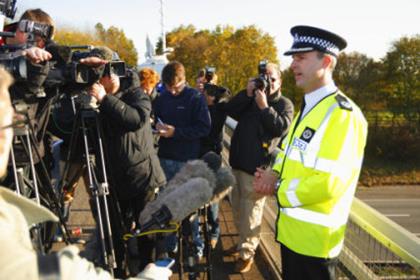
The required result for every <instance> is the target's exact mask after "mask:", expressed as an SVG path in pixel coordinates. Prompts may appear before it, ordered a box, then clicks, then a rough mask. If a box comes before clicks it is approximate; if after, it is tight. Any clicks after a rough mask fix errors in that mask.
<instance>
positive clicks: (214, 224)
mask: <svg viewBox="0 0 420 280" xmlns="http://www.w3.org/2000/svg"><path fill="white" fill-rule="evenodd" d="M207 221H208V223H209V226H210V239H212V240H218V239H219V235H220V226H219V203H218V202H216V203H212V204H210V206H209V208H208V209H207Z"/></svg>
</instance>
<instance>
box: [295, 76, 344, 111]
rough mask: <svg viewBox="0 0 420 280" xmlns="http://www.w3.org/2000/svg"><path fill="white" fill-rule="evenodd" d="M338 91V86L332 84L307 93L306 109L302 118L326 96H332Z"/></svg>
mask: <svg viewBox="0 0 420 280" xmlns="http://www.w3.org/2000/svg"><path fill="white" fill-rule="evenodd" d="M336 91H337V86H336V85H335V84H334V82H331V83H329V84H327V85H325V86H323V87H320V88H319V89H316V90H314V91H312V92H309V93H306V94H305V96H304V98H305V108H304V109H303V113H302V114H301V118H302V117H303V116H305V115H306V114H307V113H308V112H309V111H310V110H311V109H312V108H313V107H314V106H315V105H316V104H317V103H318V102H319V101H321V100H322V99H323V98H324V97H325V96H327V95H330V94H331V93H333V92H336Z"/></svg>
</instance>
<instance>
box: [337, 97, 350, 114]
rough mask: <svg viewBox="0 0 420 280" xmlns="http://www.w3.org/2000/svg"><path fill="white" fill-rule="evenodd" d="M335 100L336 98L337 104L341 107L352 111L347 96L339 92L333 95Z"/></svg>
mask: <svg viewBox="0 0 420 280" xmlns="http://www.w3.org/2000/svg"><path fill="white" fill-rule="evenodd" d="M335 100H337V102H338V105H339V106H340V108H341V109H344V110H348V111H353V107H351V104H350V101H349V100H348V99H347V97H345V96H343V95H341V94H337V95H336V96H335Z"/></svg>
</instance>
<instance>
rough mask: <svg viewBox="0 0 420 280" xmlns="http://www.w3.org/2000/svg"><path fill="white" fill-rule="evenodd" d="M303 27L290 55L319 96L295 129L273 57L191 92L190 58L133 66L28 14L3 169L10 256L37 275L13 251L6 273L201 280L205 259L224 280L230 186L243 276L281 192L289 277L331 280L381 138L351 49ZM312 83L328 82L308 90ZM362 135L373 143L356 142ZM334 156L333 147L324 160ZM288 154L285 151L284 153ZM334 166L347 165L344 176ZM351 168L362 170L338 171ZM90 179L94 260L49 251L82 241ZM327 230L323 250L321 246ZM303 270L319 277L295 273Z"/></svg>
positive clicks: (7, 113)
mask: <svg viewBox="0 0 420 280" xmlns="http://www.w3.org/2000/svg"><path fill="white" fill-rule="evenodd" d="M0 3H1V4H2V5H1V6H0V7H1V15H2V17H8V18H13V17H14V13H15V11H16V9H15V4H16V1H0ZM1 20H3V19H1ZM291 32H292V34H293V35H294V36H295V37H294V43H293V46H292V49H291V50H289V51H288V52H287V53H286V54H287V55H293V56H294V57H293V59H294V62H293V63H294V64H292V68H293V70H294V72H295V77H296V81H297V84H298V86H301V87H302V88H303V89H304V90H305V94H306V95H305V98H304V104H303V106H302V108H301V110H300V113H299V114H298V116H297V118H295V119H294V106H293V104H292V102H291V101H290V100H289V99H288V98H287V97H285V96H284V95H283V94H282V92H281V72H280V69H279V66H278V65H276V64H274V63H269V62H268V61H261V62H260V64H259V65H258V76H257V77H251V78H250V79H249V82H248V84H247V87H246V88H245V89H244V90H242V91H240V92H238V93H237V94H235V95H234V96H232V94H231V93H230V91H229V90H228V89H227V88H225V87H223V86H219V85H218V81H217V74H216V69H215V68H214V67H205V68H203V69H201V70H200V71H199V72H198V74H197V76H196V85H195V86H194V87H191V86H190V85H188V83H187V82H186V74H187V73H185V68H184V66H183V65H182V63H180V62H177V61H173V62H170V63H168V64H167V65H166V66H165V67H164V69H163V71H162V73H161V76H159V74H158V73H156V72H155V71H154V70H153V69H150V68H145V69H141V70H137V69H134V68H130V67H128V66H127V65H126V64H125V63H124V61H122V60H121V59H120V58H119V56H118V54H117V53H116V52H115V51H114V50H111V49H109V48H108V47H105V46H95V47H92V46H64V45H58V44H56V43H55V42H54V41H53V37H54V33H55V25H54V22H53V20H52V18H51V17H50V16H49V15H48V14H47V13H46V12H44V11H43V10H41V9H33V10H27V11H25V12H24V13H23V14H22V16H21V18H20V19H19V20H18V21H16V22H13V23H11V24H8V25H6V26H4V32H2V33H1V38H2V41H1V46H0V65H1V67H2V68H4V69H5V70H0V90H1V96H0V97H1V100H0V101H1V102H0V105H1V106H2V107H5V108H4V114H3V115H2V118H1V122H0V123H1V125H2V127H1V129H0V136H1V137H0V140H2V141H4V143H3V142H2V149H1V152H2V158H1V160H2V162H1V164H2V165H1V166H2V168H3V167H4V168H6V169H7V172H3V170H0V171H2V174H0V175H1V176H2V177H3V178H2V183H1V184H2V186H4V187H5V188H3V187H2V188H0V194H1V199H0V204H1V205H3V206H2V209H3V211H5V213H6V214H4V213H3V214H4V217H6V219H3V220H1V219H0V223H1V226H0V228H1V230H2V232H1V234H0V236H1V243H2V248H6V249H7V248H10V250H11V251H13V252H16V256H15V257H16V259H18V258H19V259H20V260H24V261H23V262H24V264H23V265H25V267H27V269H20V270H19V269H17V265H18V264H17V263H15V262H14V261H9V260H8V259H7V258H6V256H1V257H0V262H1V263H2V269H1V272H0V276H2V277H3V276H4V277H6V278H7V277H8V276H9V275H13V279H38V278H42V277H51V278H48V279H58V278H59V276H62V277H63V278H64V279H82V278H81V277H85V278H86V279H111V278H112V277H115V278H127V277H133V278H135V279H167V278H168V277H169V276H170V275H171V273H172V272H171V270H170V269H169V268H170V267H171V266H172V264H173V262H174V259H176V260H177V262H178V266H177V269H178V272H179V273H180V275H181V276H182V275H183V273H184V272H187V273H188V275H189V279H196V278H197V277H199V273H200V269H199V268H198V267H199V264H200V263H201V264H203V260H202V258H203V257H205V260H206V261H205V262H204V270H203V271H204V272H207V279H211V268H212V265H211V251H212V250H213V249H215V247H216V246H217V242H218V240H219V238H220V225H219V221H218V210H219V201H220V199H221V198H223V197H224V195H225V194H226V193H228V192H231V193H232V199H231V202H232V209H233V214H234V221H235V224H236V227H237V228H238V232H239V238H238V242H237V244H236V245H235V246H234V247H232V248H230V249H229V250H228V251H227V253H228V254H229V255H231V256H234V257H235V258H236V264H235V271H236V272H239V273H245V272H248V271H249V270H250V269H251V267H252V265H253V262H254V256H255V253H256V249H257V247H258V245H259V241H260V228H261V223H262V215H263V209H264V204H265V200H266V197H267V195H277V199H278V201H279V207H280V209H281V210H280V211H281V217H282V218H281V219H278V225H277V226H278V229H279V228H280V229H283V230H285V229H287V230H290V232H288V231H287V230H286V231H284V232H285V233H283V232H282V231H278V234H279V235H278V236H277V240H278V241H279V242H280V243H281V244H282V245H281V252H282V256H283V257H282V262H283V266H284V268H283V269H284V275H285V277H286V279H301V278H299V277H298V278H295V277H296V275H301V274H302V273H308V274H312V273H314V275H323V276H325V277H327V276H328V277H329V278H330V279H332V278H333V277H334V272H333V270H334V267H335V263H336V257H337V254H338V253H337V252H339V251H340V250H341V247H340V246H341V245H342V240H343V238H344V229H342V228H341V226H342V223H343V222H344V223H345V221H346V220H347V217H348V209H347V208H348V205H349V204H348V201H350V202H351V197H352V195H353V194H354V188H355V185H356V183H357V177H358V174H359V172H360V164H361V158H362V156H363V147H364V143H365V140H366V139H365V138H366V129H365V126H364V124H365V123H364V118H363V115H362V114H361V113H360V112H359V111H358V108H357V106H356V105H355V104H353V103H351V102H350V101H349V100H348V99H347V97H345V96H344V94H342V93H341V92H339V91H338V90H337V88H336V87H335V85H334V83H333V81H332V74H331V73H332V71H333V70H334V66H335V63H336V55H337V53H338V51H339V50H341V49H342V48H344V47H345V45H346V43H345V41H344V40H343V39H342V38H341V37H339V36H338V35H335V34H333V33H330V32H328V31H325V30H321V29H317V28H313V27H306V26H300V27H299V26H298V27H295V28H293V29H292V31H291ZM299 34H303V35H299ZM299 36H301V37H299ZM312 54H313V57H309V56H310V55H312ZM311 59H312V60H313V61H315V62H314V63H315V64H316V63H318V61H322V63H323V64H322V63H318V64H316V65H317V66H316V67H320V69H322V71H321V70H319V72H317V73H316V75H315V74H314V73H315V72H314V73H312V72H310V71H311V70H310V69H311V68H310V67H309V66H307V65H305V63H310V62H307V61H311ZM315 64H314V65H315ZM307 69H309V70H307ZM188 74H190V73H188ZM305 75H307V76H309V75H313V77H315V78H314V79H313V80H308V81H305V80H304V79H305V77H306V76H305ZM10 76H12V77H13V80H14V82H12V80H11V79H10ZM299 83H301V84H299ZM308 96H310V97H308ZM323 100H326V101H323ZM321 101H323V102H321ZM327 102H329V103H327ZM330 103H331V104H330ZM324 104H330V105H331V107H325V106H327V105H325V106H324ZM323 106H324V107H325V108H324V107H323ZM2 107H0V108H2ZM12 107H13V110H11V108H12ZM349 112H351V113H349ZM306 114H312V115H311V116H312V117H311V118H309V117H308V118H304V116H305V115H306ZM315 114H318V115H315ZM228 116H230V117H232V118H233V119H235V120H236V121H237V126H236V129H235V131H234V133H233V135H232V138H231V146H230V154H229V164H230V167H223V166H222V165H221V153H222V149H223V146H222V143H223V126H224V124H225V122H226V118H227V117H228ZM330 119H332V120H333V121H330ZM334 121H337V123H334ZM330 123H332V124H331V127H332V125H334V127H335V128H334V130H333V129H332V128H330V130H329V127H328V126H327V125H330ZM338 127H339V128H340V129H341V130H343V131H341V132H340V133H339V134H337V133H338V132H337V131H338ZM350 128H351V129H353V130H352V131H353V132H352V133H353V134H352V135H354V137H359V138H351V137H350V136H348V135H350V133H349V129H350ZM11 132H12V133H11ZM296 133H297V134H298V136H297V137H295V138H291V137H294V134H296ZM314 134H315V136H314ZM330 135H332V136H330ZM336 135H339V136H336ZM346 137H347V138H346ZM9 138H10V140H11V141H9V140H8V139H9ZM330 138H331V140H330ZM282 139H285V141H283V142H282ZM334 139H335V141H333V140H334ZM8 141H9V142H11V145H10V143H8ZM329 141H332V142H331V143H330V142H329ZM340 141H341V142H340ZM346 145H347V146H346ZM9 146H10V147H9ZM324 146H325V147H329V148H325V152H324V150H323V149H324ZM343 147H344V148H343ZM279 148H280V149H279ZM346 150H348V151H353V152H352V153H347V152H345V151H346ZM275 151H280V153H279V155H278V156H277V159H276V158H275V157H274V156H273V153H274V152H275ZM9 153H10V157H9ZM295 153H296V155H295ZM311 153H313V154H314V156H313V158H315V154H316V153H318V154H317V156H318V158H316V159H313V158H312V157H311V158H310V157H309V154H311ZM323 153H324V154H323ZM322 155H323V156H325V157H330V159H328V160H326V159H323V158H322V157H321V156H322ZM331 158H334V159H337V163H334V166H333V167H331V168H330V167H328V166H327V165H328V164H330V163H331V162H332V161H333V160H332V159H331ZM345 158H347V159H351V161H346V160H344V159H345ZM299 160H301V162H300V161H299ZM312 161H314V163H313V164H312V163H310V162H312ZM352 162H354V164H353V163H352ZM350 163H351V164H352V166H351V168H344V169H345V170H344V169H343V168H342V167H338V166H339V165H340V164H341V165H344V166H345V164H350ZM331 164H332V163H331ZM318 165H319V166H318ZM291 166H293V168H291ZM350 171H351V172H352V173H351V174H347V173H346V172H350ZM299 172H301V173H299ZM311 172H312V173H311ZM3 173H4V174H3ZM320 174H321V175H320ZM3 175H4V176H3ZM293 176H295V177H293ZM299 176H300V177H299ZM296 178H300V179H296ZM301 178H303V179H301ZM313 178H314V179H313ZM331 178H333V179H331ZM80 179H82V181H83V184H84V185H85V187H86V190H87V193H88V196H89V202H88V203H89V204H90V209H91V210H92V214H93V217H94V219H95V222H96V229H95V231H94V232H93V234H92V235H91V238H90V240H89V241H88V243H87V244H86V246H85V250H84V251H82V252H80V255H79V250H78V249H77V247H74V246H67V247H65V248H64V249H62V250H60V251H58V252H56V253H53V254H49V252H50V251H51V247H52V245H53V243H54V241H57V240H58V239H63V241H64V242H65V243H66V244H71V243H75V242H77V241H79V240H77V239H75V238H74V237H73V236H72V234H71V232H70V231H69V229H68V228H67V224H68V220H69V215H70V211H69V209H70V207H71V205H72V201H73V199H74V196H75V192H76V191H77V185H78V184H79V181H81V180H80ZM289 179H290V180H289ZM300 180H302V181H300ZM305 180H306V181H305ZM311 180H312V181H311ZM355 180H356V181H355ZM306 182H309V183H306ZM232 186H233V188H232ZM314 186H316V187H317V190H316V191H314V189H313V187H314ZM325 186H328V187H325ZM332 190H333V191H332ZM317 195H318V197H317ZM342 196H343V197H344V196H345V197H347V196H348V198H349V199H348V200H346V201H344V199H341V197H342ZM342 200H343V202H341V201H342ZM325 201H327V202H325ZM328 201H329V202H328ZM333 204H334V205H335V204H337V205H338V206H340V207H341V206H343V209H344V210H343V211H342V212H340V213H341V214H342V216H340V218H339V219H336V220H337V221H339V222H340V224H339V226H340V227H338V226H337V227H336V226H335V225H330V224H326V222H325V219H324V221H316V217H318V216H319V215H325V216H328V215H329V214H330V213H333V212H334V211H336V209H333V208H332V206H331V205H333ZM342 204H343V205H342ZM307 205H309V206H307ZM314 205H315V206H314ZM346 205H347V206H346ZM338 206H337V207H338ZM16 207H17V208H16ZM8 209H9V210H8ZM340 209H341V208H340ZM330 210H332V211H331V212H329V211H330ZM299 211H300V212H299ZM302 211H303V212H302ZM305 211H306V212H305ZM311 211H312V212H311ZM317 211H318V212H319V213H318V212H317ZM340 211H341V210H340ZM295 212H296V213H295ZM304 212H305V213H304ZM313 213H315V214H313ZM311 215H313V216H311ZM331 215H332V214H331ZM7 217H9V218H7ZM292 218H293V219H294V220H293V221H292V220H291V219H292ZM326 219H327V218H326ZM299 223H302V224H299ZM321 226H322V228H321ZM325 228H327V229H328V233H327V232H325ZM299 229H301V230H299ZM303 229H307V231H305V230H303ZM302 232H305V233H302ZM312 232H317V234H316V235H317V237H319V240H318V242H316V244H309V243H308V244H306V243H305V242H309V241H308V240H309V239H311V237H310V236H311V235H310V234H312ZM304 234H308V236H303V235H304ZM301 235H302V236H301ZM18 237H19V238H20V239H19V240H18V239H16V238H18ZM10 238H11V239H10ZM299 238H301V239H299ZM302 239H303V240H305V241H304V242H302ZM306 239H308V240H306ZM13 240H14V241H16V243H15V242H13ZM22 240H23V242H22ZM333 241H334V242H333ZM19 242H20V245H18V243H19ZM3 243H8V244H5V245H4V246H5V247H3ZM324 243H325V244H324ZM333 243H334V244H333ZM322 244H324V245H325V246H324V245H322ZM340 244H341V245H340ZM7 246H8V247H7ZM317 246H318V247H319V246H322V248H318V247H317ZM8 257H11V258H12V259H14V256H8ZM296 263H301V264H303V267H305V269H307V271H306V270H305V269H301V270H299V269H295V268H294V267H296ZM6 264H7V265H6ZM19 265H22V264H19ZM305 265H307V267H306V266H305ZM302 271H303V272H302ZM302 275H303V274H302ZM305 275H306V274H305ZM2 277H0V278H2ZM302 277H303V276H302ZM9 279H12V278H9ZM302 279H305V278H304V277H303V278H302ZM325 279H326V278H325Z"/></svg>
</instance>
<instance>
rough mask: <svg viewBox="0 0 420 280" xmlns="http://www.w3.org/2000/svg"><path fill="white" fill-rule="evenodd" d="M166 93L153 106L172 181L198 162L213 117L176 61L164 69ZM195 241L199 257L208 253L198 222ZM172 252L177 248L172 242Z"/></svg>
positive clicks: (162, 160) (164, 166)
mask: <svg viewBox="0 0 420 280" xmlns="http://www.w3.org/2000/svg"><path fill="white" fill-rule="evenodd" d="M162 82H163V84H164V88H163V91H162V92H161V93H160V94H159V95H158V96H157V97H156V99H155V100H154V102H153V110H154V113H155V121H156V130H157V133H158V134H159V136H160V139H159V152H158V156H159V160H160V164H161V166H162V169H163V171H164V172H165V175H166V179H167V181H169V180H170V179H171V178H172V177H173V176H174V175H175V174H176V173H177V172H178V171H179V170H180V169H181V167H182V166H183V165H184V164H185V162H186V161H188V160H191V159H197V158H198V157H199V154H200V138H202V137H204V136H207V135H208V134H209V132H210V113H209V110H208V107H207V103H206V100H205V97H204V95H202V94H201V93H200V92H198V91H197V90H196V89H194V88H191V87H189V86H188V85H187V84H186V80H185V68H184V66H183V65H182V64H181V63H180V62H177V61H172V62H170V63H169V64H167V65H166V66H165V68H163V71H162ZM192 226H193V227H196V228H193V235H194V236H193V239H194V243H195V245H196V249H197V255H198V256H201V255H202V251H203V249H204V244H203V241H202V240H201V239H200V237H199V234H198V223H196V222H194V223H193V224H192ZM170 241H172V242H170V243H171V244H168V247H169V248H168V249H170V250H174V249H175V248H176V244H173V243H174V242H173V241H174V240H173V239H172V240H171V239H170Z"/></svg>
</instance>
